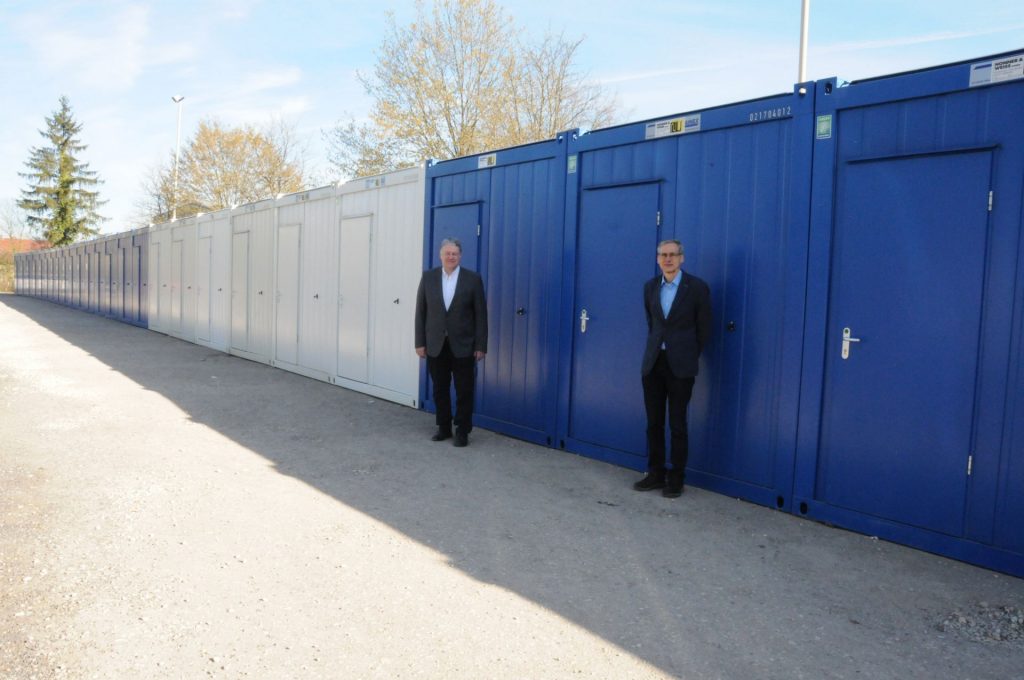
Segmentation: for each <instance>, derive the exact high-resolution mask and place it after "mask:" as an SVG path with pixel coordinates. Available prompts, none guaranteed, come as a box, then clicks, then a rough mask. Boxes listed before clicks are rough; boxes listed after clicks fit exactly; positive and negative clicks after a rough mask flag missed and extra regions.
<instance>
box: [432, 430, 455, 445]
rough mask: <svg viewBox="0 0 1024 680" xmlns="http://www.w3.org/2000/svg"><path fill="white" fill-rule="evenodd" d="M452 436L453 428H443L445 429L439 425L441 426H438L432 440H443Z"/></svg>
mask: <svg viewBox="0 0 1024 680" xmlns="http://www.w3.org/2000/svg"><path fill="white" fill-rule="evenodd" d="M451 438H452V431H451V430H443V429H441V428H440V427H439V428H437V432H435V433H434V434H433V435H431V437H430V441H432V442H443V441H444V440H445V439H451Z"/></svg>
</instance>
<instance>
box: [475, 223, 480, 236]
mask: <svg viewBox="0 0 1024 680" xmlns="http://www.w3.org/2000/svg"><path fill="white" fill-rule="evenodd" d="M476 235H477V236H479V235H480V225H479V224H478V225H476Z"/></svg>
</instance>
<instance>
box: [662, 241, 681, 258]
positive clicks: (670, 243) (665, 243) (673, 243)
mask: <svg viewBox="0 0 1024 680" xmlns="http://www.w3.org/2000/svg"><path fill="white" fill-rule="evenodd" d="M667 245H675V246H678V247H679V254H680V255H682V254H683V244H682V242H681V241H678V240H676V239H674V238H668V239H665V240H664V241H662V242H661V243H659V244H658V250H661V247H662V246H667Z"/></svg>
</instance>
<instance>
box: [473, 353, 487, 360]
mask: <svg viewBox="0 0 1024 680" xmlns="http://www.w3.org/2000/svg"><path fill="white" fill-rule="evenodd" d="M473 356H474V357H476V360H477V361H483V358H484V357H485V356H487V352H473Z"/></svg>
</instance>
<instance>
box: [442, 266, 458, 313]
mask: <svg viewBox="0 0 1024 680" xmlns="http://www.w3.org/2000/svg"><path fill="white" fill-rule="evenodd" d="M460 269H462V267H461V266H459V267H456V268H455V271H453V272H452V273H451V274H449V273H448V272H446V271H445V270H444V269H443V268H442V269H441V292H442V294H443V295H444V308H445V310H448V309H449V308H450V307H451V306H452V298H453V297H455V286H457V285H458V283H459V270H460Z"/></svg>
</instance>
